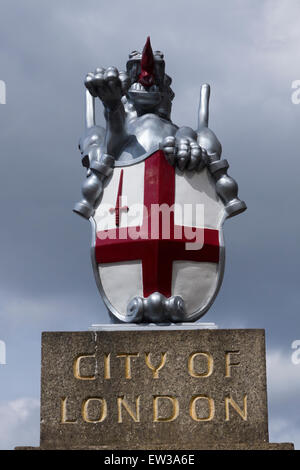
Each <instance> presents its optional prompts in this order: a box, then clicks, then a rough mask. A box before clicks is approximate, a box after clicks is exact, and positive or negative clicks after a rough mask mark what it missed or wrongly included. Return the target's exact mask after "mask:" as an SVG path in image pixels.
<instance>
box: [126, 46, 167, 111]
mask: <svg viewBox="0 0 300 470" xmlns="http://www.w3.org/2000/svg"><path fill="white" fill-rule="evenodd" d="M126 68H127V74H128V76H129V79H130V88H129V90H128V93H127V94H128V97H129V100H130V101H131V102H132V103H133V105H134V106H135V108H136V109H137V110H139V112H140V113H141V114H144V113H147V112H151V111H152V112H155V113H156V114H160V115H161V116H162V117H164V118H167V119H169V117H170V112H171V105H172V100H173V98H174V96H175V95H174V92H173V91H172V89H171V87H170V85H171V83H172V79H171V77H169V76H168V75H167V74H166V73H165V61H164V55H163V53H162V52H160V51H155V52H153V50H152V47H151V42H150V37H148V38H147V41H146V44H145V46H144V49H143V52H142V53H140V52H138V51H133V52H131V53H130V54H129V60H128V62H127V65H126Z"/></svg>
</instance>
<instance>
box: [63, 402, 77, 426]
mask: <svg viewBox="0 0 300 470" xmlns="http://www.w3.org/2000/svg"><path fill="white" fill-rule="evenodd" d="M60 423H61V424H76V423H77V419H67V397H63V398H62V399H61V405H60Z"/></svg>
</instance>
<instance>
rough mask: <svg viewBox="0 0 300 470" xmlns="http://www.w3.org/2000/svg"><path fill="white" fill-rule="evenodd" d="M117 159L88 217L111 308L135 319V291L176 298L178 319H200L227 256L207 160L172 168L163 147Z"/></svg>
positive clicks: (152, 296)
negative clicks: (192, 167) (196, 167)
mask: <svg viewBox="0 0 300 470" xmlns="http://www.w3.org/2000/svg"><path fill="white" fill-rule="evenodd" d="M117 165H119V166H116V167H115V168H114V172H113V174H112V176H111V177H110V179H109V180H108V181H107V182H106V185H105V188H104V191H103V197H102V200H101V203H100V204H99V206H98V208H97V209H96V212H95V215H94V217H93V218H91V219H90V220H91V222H92V226H93V242H92V262H93V268H94V273H95V277H96V282H97V285H98V288H99V290H100V293H101V295H102V298H103V300H104V302H105V304H106V306H107V308H108V310H109V312H110V313H111V314H112V315H113V316H114V317H115V318H116V319H117V320H119V321H122V322H129V321H130V322H132V316H131V314H130V312H131V311H132V309H130V305H132V301H133V299H140V301H142V302H144V306H145V305H146V304H145V302H146V303H147V299H152V301H154V302H155V301H156V300H155V299H157V298H163V299H166V300H167V301H168V299H169V301H170V299H171V300H172V299H177V300H178V299H180V300H181V302H182V304H181V311H182V312H183V314H182V315H181V318H180V321H195V320H197V319H199V318H200V317H201V316H202V315H204V314H205V312H206V311H207V310H208V309H209V307H210V306H211V304H212V302H213V301H214V299H215V297H216V295H217V292H218V290H219V288H220V285H221V282H222V278H223V271H224V261H225V253H224V243H223V232H222V225H223V222H224V220H225V218H226V211H225V207H224V204H223V202H222V200H221V199H220V198H219V196H218V195H217V193H216V190H215V182H214V180H213V178H212V177H211V175H210V173H209V171H208V170H207V169H206V168H204V169H203V170H202V171H200V172H189V171H185V172H182V171H179V170H178V169H175V168H174V167H173V166H171V165H170V164H169V163H168V162H167V160H166V158H165V155H164V153H163V151H161V150H157V151H155V152H153V153H152V154H150V155H148V156H147V157H146V158H144V159H143V160H142V161H140V160H138V161H134V160H133V161H131V162H130V163H128V162H126V163H125V162H124V163H122V162H118V163H117ZM155 296H156V297H155ZM153 299H154V300H153ZM146 319H147V321H150V322H151V321H157V315H156V316H155V315H154V318H151V313H150V314H149V313H148V316H147V315H146ZM137 321H145V318H142V317H141V316H139V317H137Z"/></svg>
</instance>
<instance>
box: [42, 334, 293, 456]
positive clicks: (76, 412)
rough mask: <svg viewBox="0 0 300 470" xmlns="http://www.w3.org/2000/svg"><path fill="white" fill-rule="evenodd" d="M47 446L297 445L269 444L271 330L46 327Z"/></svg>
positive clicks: (44, 407)
mask: <svg viewBox="0 0 300 470" xmlns="http://www.w3.org/2000/svg"><path fill="white" fill-rule="evenodd" d="M159 366H161V367H160V368H159ZM157 369H158V370H157ZM40 445H41V448H42V449H72V448H73V449H78V448H81V449H84V448H86V449H133V450H134V449H145V450H147V449H161V450H162V449H170V450H171V449H194V450H196V449H246V448H248V449H255V448H257V449H259V448H261V449H264V448H265V449H276V448H285V449H291V448H292V445H291V444H289V443H286V444H269V443H268V415H267V391H266V365H265V337H264V330H254V329H251V330H250V329H249V330H238V329H236V330H193V329H191V330H185V331H179V330H177V331H168V330H163V329H162V330H159V331H144V330H141V331H112V332H110V331H96V332H95V331H94V332H92V331H88V332H46V333H43V334H42V378H41V444H40Z"/></svg>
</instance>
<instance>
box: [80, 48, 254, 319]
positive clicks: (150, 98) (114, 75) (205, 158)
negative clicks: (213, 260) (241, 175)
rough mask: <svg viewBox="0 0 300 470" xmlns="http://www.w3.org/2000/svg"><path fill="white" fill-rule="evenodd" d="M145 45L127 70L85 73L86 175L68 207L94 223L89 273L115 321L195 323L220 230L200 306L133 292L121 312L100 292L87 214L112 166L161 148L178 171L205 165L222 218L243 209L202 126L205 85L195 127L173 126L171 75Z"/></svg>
mask: <svg viewBox="0 0 300 470" xmlns="http://www.w3.org/2000/svg"><path fill="white" fill-rule="evenodd" d="M149 44H150V40H147V43H146V46H145V48H144V51H143V53H140V52H138V51H133V52H132V53H131V54H130V55H129V60H128V62H127V65H126V72H123V71H119V70H118V69H117V68H116V67H108V68H106V69H105V68H102V67H101V68H97V69H96V70H95V71H94V72H93V73H88V74H87V76H86V79H85V87H86V130H85V133H84V135H83V136H82V138H81V139H80V143H79V149H80V152H81V155H82V164H83V166H84V167H85V168H86V169H87V173H86V179H85V181H84V183H83V185H82V196H83V197H82V199H81V201H80V202H78V203H77V204H76V205H75V207H74V211H75V212H76V213H78V214H79V215H81V216H83V217H84V218H86V219H90V221H91V223H92V230H93V242H92V262H93V268H94V274H95V278H96V282H97V285H98V288H99V290H100V293H101V295H102V297H103V300H104V302H105V304H106V306H107V308H108V310H109V313H110V315H111V316H112V317H113V319H114V321H119V322H125V323H135V322H138V323H139V322H161V321H170V322H182V321H196V320H197V319H199V318H200V317H201V316H203V315H204V314H205V313H206V311H207V310H208V309H209V307H210V306H211V304H212V303H213V301H214V299H215V297H216V295H217V293H218V290H219V288H220V286H221V283H222V279H223V271H224V261H225V248H224V244H223V241H222V236H223V235H222V232H220V236H221V240H220V263H219V271H218V285H217V289H216V291H215V293H214V295H212V297H211V299H209V301H208V302H207V304H206V305H205V306H204V307H203V306H202V308H201V309H196V310H195V311H194V312H193V313H192V314H189V315H187V314H186V311H185V306H184V301H183V299H182V298H181V297H180V296H173V297H170V298H165V297H164V296H163V295H162V294H161V293H159V292H155V293H153V294H151V295H150V296H149V297H147V298H143V297H139V296H137V297H134V298H133V299H132V300H131V301H130V302H129V304H128V307H127V311H126V312H118V311H117V310H116V309H115V308H114V306H113V305H111V303H110V302H109V300H108V299H107V297H106V294H105V292H104V289H103V287H102V282H101V279H100V276H99V272H98V267H97V265H96V262H95V255H94V250H95V236H96V226H95V221H94V219H93V216H94V214H95V210H96V208H97V207H98V205H99V203H100V202H101V198H102V195H103V189H104V187H105V184H106V181H107V180H108V178H110V177H111V175H112V173H113V169H114V168H115V167H126V166H131V165H135V164H138V163H140V162H142V161H144V160H146V159H147V158H148V157H149V156H150V155H151V154H153V153H154V152H155V151H157V150H158V149H161V150H163V151H164V154H165V157H166V159H167V161H168V162H169V163H170V165H172V166H174V167H177V168H178V169H179V170H180V171H182V172H185V171H187V172H189V173H193V172H201V171H202V170H203V168H207V169H208V171H209V173H210V175H211V177H212V180H213V181H214V183H215V190H216V192H217V194H218V196H219V197H220V198H221V200H222V201H223V204H224V206H225V213H224V218H223V221H222V223H223V222H224V220H225V219H226V218H229V217H232V216H234V215H237V214H239V213H241V212H243V211H244V210H245V209H246V204H245V203H244V202H243V201H241V200H240V199H239V197H238V185H237V183H236V181H235V180H234V179H233V178H232V177H230V176H229V175H228V174H227V171H228V167H229V164H228V162H227V160H221V153H222V146H221V144H220V142H219V140H218V139H217V137H216V135H215V134H214V132H213V131H212V130H211V129H210V128H209V127H208V124H209V99H210V86H209V85H208V84H204V85H202V86H201V89H200V102H199V110H198V125H197V129H195V130H193V129H192V128H190V127H186V126H185V127H179V126H177V125H175V124H174V123H173V122H172V121H171V107H172V100H173V99H174V96H175V95H174V93H173V91H172V89H171V83H172V79H171V78H170V77H169V76H168V75H167V74H166V73H165V61H164V56H163V54H162V53H161V52H160V51H156V52H154V53H153V56H151V51H150V52H149V54H148V50H150V49H149ZM147 48H148V49H147ZM145 50H146V52H145ZM147 54H148V56H147ZM151 61H152V65H151V64H150V62H151ZM145 64H146V65H145ZM149 64H150V65H151V67H152V68H151V67H150V65H149ZM151 70H152V72H151ZM153 71H154V72H153ZM97 98H98V99H99V100H100V101H101V102H102V104H103V107H104V116H105V120H106V128H105V129H104V128H102V127H100V126H97V125H96V120H95V100H96V99H97ZM133 184H134V182H133Z"/></svg>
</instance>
